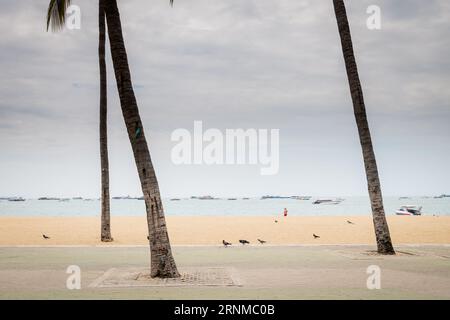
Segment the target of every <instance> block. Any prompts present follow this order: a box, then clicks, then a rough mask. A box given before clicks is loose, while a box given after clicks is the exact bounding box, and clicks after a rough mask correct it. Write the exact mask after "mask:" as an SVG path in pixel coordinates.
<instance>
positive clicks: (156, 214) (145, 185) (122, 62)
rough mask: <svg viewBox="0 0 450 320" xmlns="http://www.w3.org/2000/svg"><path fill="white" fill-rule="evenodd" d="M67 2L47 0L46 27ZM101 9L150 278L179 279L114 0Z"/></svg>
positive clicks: (60, 17)
mask: <svg viewBox="0 0 450 320" xmlns="http://www.w3.org/2000/svg"><path fill="white" fill-rule="evenodd" d="M69 2H70V1H69V0H51V1H50V6H49V10H48V14H47V28H48V26H49V24H50V23H51V24H52V26H53V28H54V29H55V28H56V29H59V28H61V27H62V26H63V24H64V20H65V9H67V7H68V5H69ZM171 2H172V1H171ZM104 9H105V10H104V11H105V15H106V21H107V25H108V36H109V43H110V49H111V56H112V60H113V66H114V73H115V76H116V82H117V89H118V91H119V98H120V105H121V108H122V114H123V118H124V121H125V125H126V127H127V132H128V137H129V140H130V143H131V147H132V150H133V154H134V159H135V162H136V167H137V170H138V175H139V179H140V181H141V188H142V192H143V195H144V200H145V206H146V212H147V226H148V234H149V236H148V239H149V244H150V257H151V268H150V275H151V277H161V278H174V277H179V276H180V274H179V273H178V270H177V267H176V264H175V260H174V258H173V255H172V250H171V246H170V241H169V235H168V233H167V226H166V221H165V216H164V210H163V206H162V201H161V195H160V192H159V186H158V181H157V178H156V174H155V170H154V168H153V164H152V161H151V157H150V152H149V149H148V145H147V140H146V139H145V134H144V128H143V125H142V122H141V118H140V115H139V109H138V106H137V102H136V97H135V95H134V91H133V85H132V82H131V74H130V69H129V66H128V57H127V53H126V49H125V44H124V40H123V34H122V25H121V21H120V14H119V9H118V7H117V1H116V0H105V3H104Z"/></svg>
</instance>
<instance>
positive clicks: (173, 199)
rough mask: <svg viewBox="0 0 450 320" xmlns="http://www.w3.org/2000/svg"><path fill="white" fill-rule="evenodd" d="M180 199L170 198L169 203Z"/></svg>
mask: <svg viewBox="0 0 450 320" xmlns="http://www.w3.org/2000/svg"><path fill="white" fill-rule="evenodd" d="M180 200H181V199H179V198H172V199H170V201H180Z"/></svg>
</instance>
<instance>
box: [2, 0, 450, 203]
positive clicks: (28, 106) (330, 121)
mask: <svg viewBox="0 0 450 320" xmlns="http://www.w3.org/2000/svg"><path fill="white" fill-rule="evenodd" d="M118 2H119V8H120V10H121V15H122V24H123V29H124V36H125V41H126V46H127V50H128V57H129V61H130V67H131V72H132V77H133V81H134V87H135V91H136V96H137V100H138V105H139V108H140V112H141V116H142V118H143V123H144V126H145V129H146V134H147V139H148V141H149V144H150V150H151V154H152V158H153V162H154V165H155V167H156V170H157V175H158V178H159V182H160V187H161V191H162V193H163V196H167V197H172V196H189V195H194V194H195V195H197V194H212V195H218V196H232V195H236V196H241V195H242V196H244V195H248V196H256V195H263V194H309V195H365V194H366V182H365V174H364V167H363V164H362V156H361V150H360V146H359V140H358V136H357V130H356V125H355V121H354V117H353V110H352V104H351V100H350V95H349V89H348V84H347V80H346V75H345V69H344V64H343V59H342V53H341V51H340V50H341V49H340V42H339V37H338V33H337V27H336V20H335V17H334V11H333V7H332V1H331V0H311V1H307V0H305V1H292V0H277V1H272V0H245V1H243V0H226V1H225V0H190V1H175V2H176V3H175V7H174V8H170V7H169V5H168V2H169V1H168V0H154V1H147V0H132V1H131V0H128V1H118ZM47 3H48V0H33V1H26V0H2V1H1V5H2V10H1V12H0V28H1V30H2V32H1V34H0V70H1V72H0V196H13V195H18V196H24V197H38V196H45V195H55V196H75V195H81V196H90V197H98V195H99V189H100V168H99V167H100V162H99V143H98V95H99V86H98V60H97V59H98V57H97V41H98V38H97V37H98V34H97V32H98V31H97V5H96V1H88V0H74V1H73V3H74V4H77V5H79V6H80V8H81V13H82V20H81V30H65V31H63V32H60V33H57V34H52V33H47V32H45V13H46V8H47ZM346 4H347V10H348V15H349V20H350V26H351V30H352V35H353V41H354V47H355V51H356V55H357V62H358V64H359V71H360V77H361V81H362V84H363V90H364V94H365V99H366V107H367V111H368V116H369V122H370V127H371V130H372V136H373V140H374V147H375V152H376V155H377V160H378V166H379V172H380V177H381V182H382V188H383V191H384V194H385V195H434V194H440V193H444V192H446V193H450V169H449V163H450V145H449V138H450V126H449V125H448V124H449V120H450V90H449V87H450V61H449V59H448V57H449V56H450V5H449V2H448V1H446V0H430V1H423V0H415V1H413V0H411V1H409V0H405V1H389V0H385V1H383V0H369V1H360V0H358V1H356V0H353V1H346ZM372 4H376V5H378V6H380V7H381V14H382V28H381V30H368V29H367V27H366V19H367V17H368V14H367V13H366V9H367V7H368V6H369V5H372ZM107 58H108V59H110V56H109V55H108V57H107ZM108 71H109V86H108V90H109V93H108V98H109V101H108V102H109V105H108V108H109V119H108V121H109V143H110V172H111V192H112V194H113V195H122V194H125V195H126V194H130V195H139V194H140V186H139V181H138V178H137V174H136V170H135V165H134V160H133V157H132V153H131V148H130V145H129V142H128V137H127V135H126V131H125V126H124V123H123V119H122V115H121V111H120V105H119V101H118V97H117V90H116V87H115V82H114V77H113V73H112V66H111V64H110V63H109V62H108ZM194 120H202V121H203V126H204V127H205V128H218V129H220V130H225V129H226V128H244V129H248V128H256V129H272V128H276V129H280V170H279V173H278V174H277V175H273V176H261V175H260V167H259V166H255V165H240V166H238V165H229V166H220V165H211V166H206V165H179V166H177V165H174V164H173V163H172V161H171V156H170V154H171V149H172V148H173V146H174V145H175V143H174V142H172V141H171V140H170V135H171V133H172V132H173V131H174V130H175V129H177V128H186V129H188V130H191V131H192V130H193V122H194Z"/></svg>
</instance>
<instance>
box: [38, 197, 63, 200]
mask: <svg viewBox="0 0 450 320" xmlns="http://www.w3.org/2000/svg"><path fill="white" fill-rule="evenodd" d="M38 200H61V199H60V198H55V197H40V198H38Z"/></svg>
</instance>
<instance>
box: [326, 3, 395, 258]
mask: <svg viewBox="0 0 450 320" xmlns="http://www.w3.org/2000/svg"><path fill="white" fill-rule="evenodd" d="M333 4H334V11H335V14H336V20H337V25H338V29H339V35H340V38H341V45H342V52H343V54H344V60H345V68H346V70H347V78H348V82H349V85H350V92H351V96H352V101H353V109H354V113H355V119H356V125H357V127H358V133H359V140H360V143H361V147H362V153H363V158H364V165H365V168H366V177H367V184H368V189H369V197H370V203H371V206H372V215H373V224H374V228H375V236H376V240H377V247H378V252H379V253H381V254H395V251H394V247H393V246H392V241H391V236H390V233H389V227H388V224H387V221H386V216H385V214H384V207H383V197H382V195H381V186H380V179H379V177H378V169H377V163H376V160H375V153H374V151H373V146H372V139H371V137H370V130H369V124H368V122H367V115H366V107H365V105H364V98H363V92H362V88H361V83H360V81H359V75H358V68H357V66H356V61H355V55H354V53H353V45H352V38H351V35H350V27H349V25H348V20H347V13H346V10H345V4H344V1H343V0H333Z"/></svg>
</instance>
